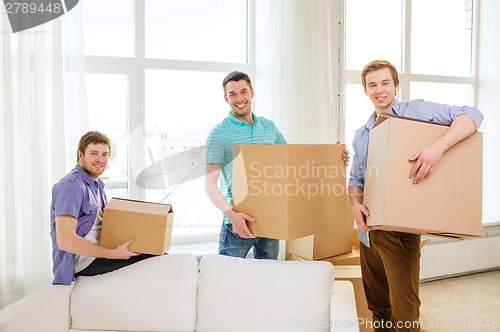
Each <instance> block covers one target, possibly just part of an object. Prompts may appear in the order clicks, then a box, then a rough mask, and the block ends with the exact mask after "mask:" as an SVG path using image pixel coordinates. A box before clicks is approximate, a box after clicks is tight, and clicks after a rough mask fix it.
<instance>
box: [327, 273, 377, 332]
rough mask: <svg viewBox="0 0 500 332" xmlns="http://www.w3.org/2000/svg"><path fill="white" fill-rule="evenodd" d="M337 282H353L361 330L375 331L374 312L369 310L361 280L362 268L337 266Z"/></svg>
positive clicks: (365, 331) (366, 331) (364, 331)
mask: <svg viewBox="0 0 500 332" xmlns="http://www.w3.org/2000/svg"><path fill="white" fill-rule="evenodd" d="M335 280H348V281H350V282H352V284H353V286H354V297H355V298H356V310H357V312H358V321H359V330H360V331H363V332H368V331H374V329H373V325H374V324H373V319H372V312H371V311H370V310H369V309H368V304H367V302H366V296H365V290H364V288H363V281H362V279H361V267H360V266H359V265H339V266H335Z"/></svg>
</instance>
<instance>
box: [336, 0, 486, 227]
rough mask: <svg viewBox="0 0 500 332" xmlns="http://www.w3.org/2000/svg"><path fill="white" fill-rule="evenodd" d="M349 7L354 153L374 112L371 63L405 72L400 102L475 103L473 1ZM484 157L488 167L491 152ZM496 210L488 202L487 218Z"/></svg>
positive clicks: (392, 0)
mask: <svg viewBox="0 0 500 332" xmlns="http://www.w3.org/2000/svg"><path fill="white" fill-rule="evenodd" d="M344 3H345V12H344V17H345V29H346V32H345V41H344V45H345V54H346V59H345V85H344V92H345V93H344V105H345V139H346V144H347V147H348V149H349V150H350V151H352V140H353V138H354V133H355V131H356V130H357V129H358V128H359V127H361V126H362V125H363V124H365V123H366V121H367V120H368V117H369V116H370V114H371V113H372V112H373V105H372V104H371V102H370V101H369V100H368V97H367V96H366V95H365V94H364V92H363V88H362V85H361V70H362V69H363V67H364V66H365V65H366V64H367V63H368V62H370V61H371V60H374V59H386V60H388V61H390V62H391V63H393V64H394V65H395V66H396V68H397V69H398V71H399V73H400V74H399V78H400V88H399V93H398V98H399V99H400V100H411V99H416V98H423V99H426V100H432V101H435V102H439V103H446V104H456V105H472V106H474V105H475V102H476V96H475V94H476V92H475V91H476V85H475V84H476V78H475V70H474V69H475V68H476V63H475V61H476V60H475V56H474V54H475V52H476V51H475V48H476V46H475V45H476V43H475V25H474V15H475V3H474V1H473V0H464V1H455V0H418V1H410V0H384V1H382V0H381V1H376V2H373V1H371V0H357V1H345V2H344ZM443 13H446V14H445V15H444V14H443ZM484 158H485V159H484V160H483V162H484V163H487V162H488V160H487V158H488V153H486V151H485V153H484ZM348 171H349V170H348ZM493 209H495V207H494V206H493V204H491V202H489V201H486V200H485V202H484V206H483V211H485V213H483V214H484V215H486V216H487V215H488V212H487V211H488V210H493ZM485 221H491V220H488V219H485Z"/></svg>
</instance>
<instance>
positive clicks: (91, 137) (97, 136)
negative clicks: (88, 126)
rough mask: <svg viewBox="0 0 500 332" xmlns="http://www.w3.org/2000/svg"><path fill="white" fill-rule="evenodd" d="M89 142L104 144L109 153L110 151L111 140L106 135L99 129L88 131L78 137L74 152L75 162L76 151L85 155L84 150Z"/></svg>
mask: <svg viewBox="0 0 500 332" xmlns="http://www.w3.org/2000/svg"><path fill="white" fill-rule="evenodd" d="M90 144H106V145H107V146H108V148H109V153H111V141H110V139H109V137H108V136H106V135H104V134H103V133H101V132H99V131H88V132H86V133H85V135H83V136H82V138H80V142H79V143H78V151H77V153H76V162H78V161H79V160H78V152H81V153H82V154H83V155H85V150H86V149H87V147H88V146H89V145H90Z"/></svg>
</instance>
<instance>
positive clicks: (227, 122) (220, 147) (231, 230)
mask: <svg viewBox="0 0 500 332" xmlns="http://www.w3.org/2000/svg"><path fill="white" fill-rule="evenodd" d="M222 88H223V89H224V99H225V100H226V102H227V103H228V104H229V106H230V107H231V111H230V112H229V115H228V117H227V118H225V119H224V120H223V121H222V122H221V123H220V124H218V125H217V126H215V128H214V129H212V131H211V133H210V135H209V137H208V139H207V158H206V163H207V171H206V178H205V190H206V192H207V195H208V197H209V198H210V200H211V201H212V203H214V205H215V206H216V207H217V208H218V209H219V210H220V211H221V212H223V213H224V216H223V225H222V229H221V233H220V237H219V254H221V255H227V256H235V257H245V256H246V255H247V253H248V252H249V251H250V249H251V248H252V247H253V253H254V257H255V258H259V259H277V258H278V252H279V241H278V240H275V239H268V238H262V237H255V236H254V235H253V234H252V233H251V232H250V230H249V229H248V226H247V222H253V221H255V219H253V218H252V217H251V216H248V215H246V214H245V213H243V212H236V211H234V210H233V209H232V206H233V195H232V184H233V169H232V167H233V166H232V161H233V145H234V144H260V143H264V144H286V140H285V138H284V137H283V135H282V134H281V132H280V131H279V130H278V128H277V127H276V125H275V124H274V122H272V121H271V120H268V119H265V118H263V117H258V116H256V115H255V114H253V113H252V98H253V96H254V90H253V87H252V82H251V80H250V77H249V76H248V75H247V74H245V73H243V72H238V71H235V72H231V73H229V74H228V75H227V76H226V78H224V80H223V82H222ZM221 175H222V176H221ZM219 177H220V189H219V188H218V187H217V180H218V179H219Z"/></svg>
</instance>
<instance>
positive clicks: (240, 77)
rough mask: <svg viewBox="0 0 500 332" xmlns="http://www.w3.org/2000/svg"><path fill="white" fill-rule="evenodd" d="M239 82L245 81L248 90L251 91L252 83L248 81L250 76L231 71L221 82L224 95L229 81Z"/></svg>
mask: <svg viewBox="0 0 500 332" xmlns="http://www.w3.org/2000/svg"><path fill="white" fill-rule="evenodd" d="M241 80H245V81H246V82H247V84H248V86H249V87H250V89H253V88H252V81H251V80H250V76H248V74H246V73H244V72H242V71H232V72H230V73H229V74H228V75H227V76H226V77H225V78H224V80H222V88H223V89H224V94H225V93H226V85H227V83H229V82H231V81H233V82H238V81H241Z"/></svg>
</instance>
